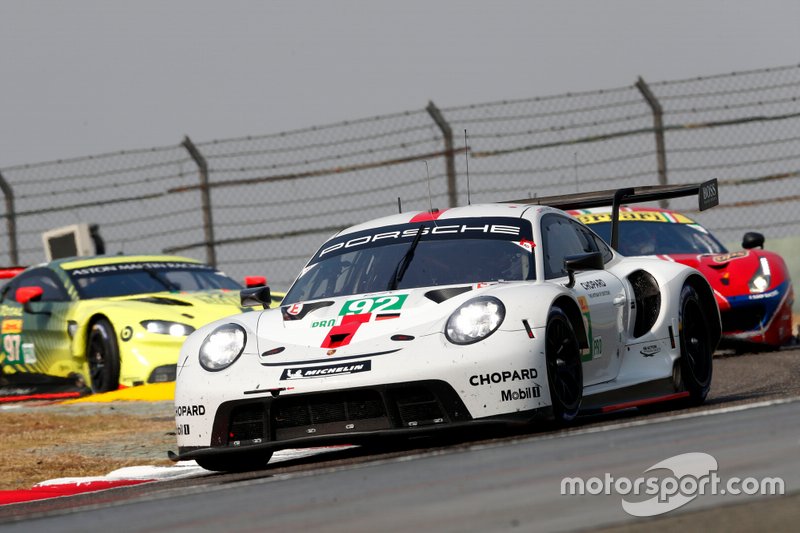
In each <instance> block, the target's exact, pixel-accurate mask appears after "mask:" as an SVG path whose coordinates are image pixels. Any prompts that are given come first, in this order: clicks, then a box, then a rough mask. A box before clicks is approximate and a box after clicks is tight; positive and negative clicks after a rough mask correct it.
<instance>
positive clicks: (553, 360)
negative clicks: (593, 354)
mask: <svg viewBox="0 0 800 533" xmlns="http://www.w3.org/2000/svg"><path fill="white" fill-rule="evenodd" d="M545 359H546V361H547V381H548V383H549V385H550V401H551V402H552V404H553V416H554V418H555V421H556V423H563V422H569V421H571V420H572V419H574V418H575V417H576V416H577V415H578V410H579V409H580V407H581V400H582V399H583V367H582V363H581V349H580V345H579V344H578V337H577V336H576V335H575V330H574V329H573V328H572V324H571V323H570V321H569V318H567V315H566V314H565V313H564V311H562V310H561V309H560V308H558V307H554V308H552V309H551V310H550V314H549V316H548V317H547V328H546V330H545Z"/></svg>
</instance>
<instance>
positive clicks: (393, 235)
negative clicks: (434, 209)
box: [319, 224, 521, 257]
mask: <svg viewBox="0 0 800 533" xmlns="http://www.w3.org/2000/svg"><path fill="white" fill-rule="evenodd" d="M419 231H420V229H419V228H408V229H404V230H397V231H386V232H381V233H375V234H372V235H361V236H359V237H354V238H352V239H350V240H348V241H340V242H337V243H335V244H332V245H330V246H328V247H326V248H323V249H322V250H321V251H320V252H319V257H322V256H324V255H325V254H328V253H330V252H333V251H335V250H341V249H344V250H349V249H351V248H356V247H358V246H363V245H365V244H371V243H375V242H377V241H382V240H396V239H408V238H414V237H416V236H417V233H419ZM520 233H521V229H520V228H519V227H518V226H507V225H505V224H484V225H470V224H450V225H436V226H433V227H424V228H422V236H423V237H424V236H425V235H431V234H432V235H463V236H469V235H473V234H495V235H510V236H514V237H519V236H520Z"/></svg>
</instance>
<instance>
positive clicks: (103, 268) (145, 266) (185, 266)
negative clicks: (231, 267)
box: [69, 262, 215, 276]
mask: <svg viewBox="0 0 800 533" xmlns="http://www.w3.org/2000/svg"><path fill="white" fill-rule="evenodd" d="M173 269H180V270H205V271H209V272H215V270H214V269H213V268H211V267H210V266H208V265H203V264H199V263H169V262H163V263H162V262H151V263H119V264H116V265H97V266H90V267H85V268H76V269H74V270H70V271H69V273H70V274H72V275H73V276H94V275H97V274H104V273H106V272H129V271H136V270H173Z"/></svg>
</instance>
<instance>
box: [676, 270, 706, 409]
mask: <svg viewBox="0 0 800 533" xmlns="http://www.w3.org/2000/svg"><path fill="white" fill-rule="evenodd" d="M680 321H681V322H680V324H681V330H680V343H681V358H680V372H681V375H680V382H681V384H682V386H683V389H684V390H686V391H687V392H689V403H690V404H692V405H700V404H701V403H703V402H704V401H705V399H706V396H707V395H708V391H709V389H710V388H711V374H712V369H713V364H712V357H713V348H712V346H711V339H710V336H709V333H708V326H707V324H706V315H705V312H704V311H703V306H702V304H701V303H700V297H699V296H698V295H697V291H696V290H694V288H693V287H691V286H689V285H685V286H684V287H683V289H682V290H681V307H680Z"/></svg>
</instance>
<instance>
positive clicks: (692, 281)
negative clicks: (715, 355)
mask: <svg viewBox="0 0 800 533" xmlns="http://www.w3.org/2000/svg"><path fill="white" fill-rule="evenodd" d="M684 284H685V285H688V286H690V287H692V288H693V289H694V290H695V291H696V292H697V294H698V296H700V302H701V304H702V306H703V312H704V313H705V315H706V316H707V317H709V320H708V327H709V333H710V336H711V345H712V347H713V350H712V352H713V351H714V350H716V349H717V346H718V345H719V341H720V338H721V337H722V323H721V321H720V316H719V308H718V307H717V301H716V299H715V298H714V291H713V290H711V286H710V285H709V284H708V281H706V279H705V278H704V277H703V276H702V275H700V274H691V275H689V277H687V278H686V281H685V282H684ZM712 317H713V318H712Z"/></svg>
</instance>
